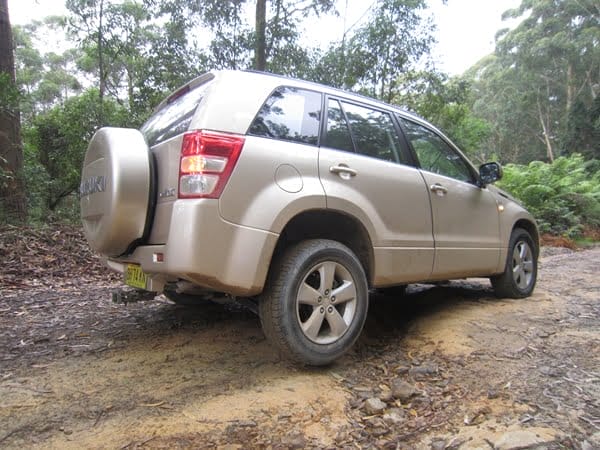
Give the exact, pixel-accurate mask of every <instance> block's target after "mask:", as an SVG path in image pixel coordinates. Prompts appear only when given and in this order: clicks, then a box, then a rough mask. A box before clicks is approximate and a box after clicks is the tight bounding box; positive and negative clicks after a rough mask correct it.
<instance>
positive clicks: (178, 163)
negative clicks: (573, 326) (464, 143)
mask: <svg viewBox="0 0 600 450" xmlns="http://www.w3.org/2000/svg"><path fill="white" fill-rule="evenodd" d="M501 176H502V170H501V167H500V165H499V164H497V163H493V162H492V163H488V164H483V165H482V166H481V167H479V169H476V168H475V167H474V166H473V165H472V164H471V163H470V162H469V161H468V160H467V158H466V157H465V156H464V155H463V154H462V153H461V152H460V151H459V150H458V148H456V146H455V145H453V144H452V142H450V140H449V139H448V138H447V137H445V136H444V135H443V134H442V133H441V132H440V131H439V130H437V129H436V128H434V127H433V126H431V125H430V124H429V123H427V122H426V121H424V120H423V119H421V118H419V117H417V116H415V115H413V114H410V113H408V112H406V111H403V110H400V109H398V108H396V107H394V106H390V105H387V104H384V103H381V102H378V101H376V100H372V99H369V98H366V97H362V96H359V95H355V94H351V93H349V92H344V91H341V90H337V89H333V88H329V87H326V86H322V85H318V84H314V83H308V82H304V81H299V80H293V79H289V78H283V77H279V76H273V75H267V74H264V73H255V72H241V71H220V72H211V73H207V74H204V75H202V76H200V77H199V78H197V79H195V80H193V81H191V82H190V83H189V84H187V85H186V86H184V87H183V88H181V89H179V90H178V91H176V92H175V93H174V94H172V95H171V96H170V97H169V98H167V99H166V100H164V101H163V102H162V103H161V104H160V105H159V106H158V107H157V109H156V111H155V113H154V114H153V115H152V117H150V119H149V120H148V122H146V124H145V125H144V126H143V127H142V129H141V130H134V129H123V128H103V129H101V130H99V131H98V132H97V133H96V135H95V136H94V137H93V139H92V141H91V142H90V145H89V148H88V150H87V154H86V158H85V162H84V167H83V173H82V183H81V188H80V194H81V215H82V220H83V226H84V229H85V233H86V236H87V239H88V241H89V243H90V245H91V246H92V247H93V248H94V249H95V250H96V251H97V252H99V253H100V254H102V255H105V256H106V257H107V263H108V265H109V266H110V267H112V268H114V269H115V270H119V271H121V272H122V273H123V274H124V279H125V282H126V283H127V284H129V285H131V286H134V287H137V288H139V289H144V290H147V291H152V292H163V293H164V294H165V295H166V296H167V297H169V298H170V299H172V300H173V301H175V302H179V303H193V302H200V301H203V300H204V299H206V298H214V297H215V296H219V295H228V296H231V297H238V298H241V297H243V298H247V299H251V301H253V302H254V304H255V305H256V309H257V311H258V313H259V315H260V319H261V323H262V326H263V330H264V332H265V334H266V335H267V337H268V338H269V339H270V340H271V341H272V342H273V343H275V344H276V345H278V346H279V347H280V349H282V350H283V351H284V352H285V353H286V354H287V355H289V356H290V357H292V358H294V359H296V360H299V361H301V362H304V363H307V364H312V365H322V364H327V363H329V362H331V361H333V360H334V359H336V358H338V357H339V356H340V355H341V354H342V353H344V352H345V351H346V350H348V349H349V348H350V347H351V346H352V344H353V343H354V342H355V341H356V339H357V337H358V336H359V334H360V332H361V329H362V327H363V324H364V321H365V317H366V315H367V309H368V303H369V290H370V289H373V288H389V287H398V286H405V285H406V284H408V283H415V282H432V281H436V280H448V279H453V278H464V277H489V278H490V279H491V282H492V285H493V287H494V289H495V291H496V293H497V294H498V295H499V296H503V297H526V296H529V295H530V294H531V292H532V291H533V289H534V286H535V282H536V273H537V257H538V248H539V246H538V231H537V227H536V224H535V221H534V219H533V217H532V216H531V215H530V214H529V213H528V212H527V211H526V210H525V209H524V208H523V207H522V206H521V205H519V204H518V203H517V202H516V201H515V200H514V199H513V198H511V197H510V196H509V195H507V194H506V193H504V192H503V191H501V190H499V189H497V188H495V187H494V186H492V185H491V184H492V183H493V182H494V181H496V180H498V179H499V178H500V177H501Z"/></svg>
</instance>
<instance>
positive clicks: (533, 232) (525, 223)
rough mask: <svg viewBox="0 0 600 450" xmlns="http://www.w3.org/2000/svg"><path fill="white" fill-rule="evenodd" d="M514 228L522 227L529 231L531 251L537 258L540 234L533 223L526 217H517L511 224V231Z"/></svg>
mask: <svg viewBox="0 0 600 450" xmlns="http://www.w3.org/2000/svg"><path fill="white" fill-rule="evenodd" d="M516 228H522V229H524V230H525V231H527V232H528V233H529V235H530V236H531V239H532V240H533V244H534V249H533V251H534V252H535V256H536V258H537V257H538V255H539V252H540V235H539V232H538V229H537V226H536V225H535V223H533V222H531V221H530V220H527V219H519V220H517V221H516V222H515V224H514V225H513V227H512V230H511V232H512V231H514V230H515V229H516Z"/></svg>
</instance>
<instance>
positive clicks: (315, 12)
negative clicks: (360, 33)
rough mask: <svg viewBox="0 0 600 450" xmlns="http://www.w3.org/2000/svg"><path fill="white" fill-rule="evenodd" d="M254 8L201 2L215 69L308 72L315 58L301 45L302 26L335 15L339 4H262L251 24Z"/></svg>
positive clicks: (260, 0) (230, 1)
mask: <svg viewBox="0 0 600 450" xmlns="http://www.w3.org/2000/svg"><path fill="white" fill-rule="evenodd" d="M174 2H176V1H175V0H174ZM251 4H252V3H251V2H250V1H249V0H202V1H198V2H196V3H195V5H196V7H197V8H198V9H197V13H198V14H199V15H200V17H201V20H202V22H203V23H204V24H205V25H206V26H208V27H210V28H211V29H212V30H214V37H213V39H212V42H211V45H210V49H211V54H212V61H210V63H211V65H214V66H216V67H219V68H244V67H246V68H252V69H255V70H261V71H270V72H275V73H279V74H284V75H295V76H297V75H299V74H300V73H301V72H302V71H305V70H306V68H307V66H308V65H309V64H310V58H309V55H308V52H307V51H306V50H305V49H303V48H302V47H301V45H300V44H299V42H298V41H299V39H300V32H301V29H300V24H301V21H302V20H303V19H306V18H308V17H310V16H319V15H321V14H326V13H329V12H332V11H334V10H335V9H334V4H335V1H334V0H256V1H255V2H254V11H255V14H254V23H253V24H249V23H248V22H247V20H246V15H245V14H244V9H243V8H244V6H245V5H251Z"/></svg>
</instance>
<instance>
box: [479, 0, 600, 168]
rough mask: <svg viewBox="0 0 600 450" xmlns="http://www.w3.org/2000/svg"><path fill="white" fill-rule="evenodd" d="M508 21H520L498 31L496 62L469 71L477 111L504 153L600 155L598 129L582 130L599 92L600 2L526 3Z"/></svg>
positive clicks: (555, 0)
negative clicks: (578, 152)
mask: <svg viewBox="0 0 600 450" xmlns="http://www.w3.org/2000/svg"><path fill="white" fill-rule="evenodd" d="M504 17H509V18H520V19H522V20H521V23H520V24H519V25H518V26H517V27H516V28H514V29H513V30H502V31H501V32H499V33H498V41H497V45H496V51H495V54H494V56H493V57H490V58H486V59H485V60H484V61H482V62H480V63H479V64H478V65H477V66H476V67H475V68H473V70H471V75H472V76H473V78H474V81H475V89H476V92H478V93H479V94H480V95H479V96H478V98H477V99H476V101H475V103H474V107H475V111H476V112H477V113H478V114H481V115H482V117H484V118H486V119H487V120H488V122H490V123H493V124H494V131H493V133H492V134H493V135H494V137H495V141H496V144H497V145H498V146H500V147H501V148H502V153H504V154H506V155H511V156H510V157H511V158H516V160H521V161H526V160H531V159H535V158H544V159H546V160H548V161H552V160H553V159H554V158H555V157H556V156H557V155H558V154H560V153H563V154H569V153H572V152H577V151H583V152H584V153H586V154H590V155H593V154H597V153H598V151H599V150H598V149H599V144H598V142H599V141H598V139H597V138H594V137H593V136H594V134H595V135H596V136H597V133H598V128H596V127H595V126H594V124H593V123H588V125H586V126H584V127H579V124H580V123H581V122H582V121H585V118H586V117H589V116H593V114H594V110H595V109H594V108H595V106H594V105H595V101H596V100H595V99H596V98H597V96H598V93H599V92H600V82H599V77H600V45H599V42H600V5H599V4H598V2H597V1H594V0H523V1H522V2H521V5H520V6H519V8H516V9H515V10H510V11H507V12H506V13H505V14H504ZM578 133H584V134H583V135H580V134H578ZM574 145H578V146H579V145H582V146H583V147H584V148H575V147H573V146H574Z"/></svg>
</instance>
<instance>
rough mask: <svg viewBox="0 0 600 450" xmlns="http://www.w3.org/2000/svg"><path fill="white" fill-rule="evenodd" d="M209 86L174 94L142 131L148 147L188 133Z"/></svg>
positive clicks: (205, 84) (206, 84) (204, 85)
mask: <svg viewBox="0 0 600 450" xmlns="http://www.w3.org/2000/svg"><path fill="white" fill-rule="evenodd" d="M209 84H210V83H204V84H201V85H199V86H196V87H194V88H192V89H191V90H189V91H187V92H185V91H183V92H181V91H180V93H176V94H174V95H173V96H172V100H170V101H168V102H167V104H166V105H165V106H164V107H162V108H161V109H160V110H158V111H157V112H156V113H154V114H153V115H152V116H151V117H150V119H148V121H147V122H146V123H145V124H144V125H143V126H142V129H141V131H142V133H143V134H144V137H145V138H146V141H147V142H148V145H150V146H151V147H152V146H154V145H156V144H160V143H161V142H163V141H166V140H167V139H170V138H172V137H174V136H177V135H178V134H181V133H184V132H186V131H187V130H188V128H189V126H190V122H191V121H192V117H193V116H194V113H195V112H196V108H197V107H198V104H199V103H200V101H201V100H202V97H203V95H204V92H205V90H206V88H207V87H208V86H209ZM183 89H185V88H183Z"/></svg>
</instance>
